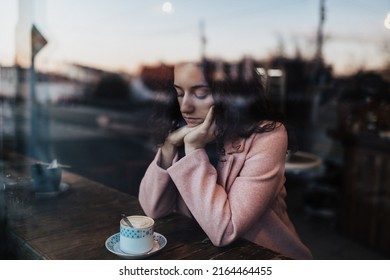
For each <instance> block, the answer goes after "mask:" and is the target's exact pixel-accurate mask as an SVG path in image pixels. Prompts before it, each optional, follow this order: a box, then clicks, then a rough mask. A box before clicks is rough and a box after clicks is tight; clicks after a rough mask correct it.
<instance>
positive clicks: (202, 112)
mask: <svg viewBox="0 0 390 280" xmlns="http://www.w3.org/2000/svg"><path fill="white" fill-rule="evenodd" d="M174 87H175V89H176V92H177V100H178V102H179V105H180V111H181V114H182V116H183V118H184V120H185V121H186V123H187V125H188V126H189V127H194V126H197V125H199V124H201V123H203V121H204V120H205V118H206V115H207V112H208V111H209V109H210V107H211V106H212V105H213V104H214V98H213V95H212V93H211V89H210V87H209V85H208V83H207V81H206V79H205V76H204V75H203V72H202V71H201V69H200V68H199V66H197V65H195V64H182V65H179V66H176V67H175V69H174Z"/></svg>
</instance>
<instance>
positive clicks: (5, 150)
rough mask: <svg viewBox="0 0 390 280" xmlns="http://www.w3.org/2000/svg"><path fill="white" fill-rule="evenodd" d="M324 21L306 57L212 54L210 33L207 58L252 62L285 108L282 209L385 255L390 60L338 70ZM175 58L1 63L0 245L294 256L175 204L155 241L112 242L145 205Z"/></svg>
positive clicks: (360, 249) (94, 253) (338, 249)
mask: <svg viewBox="0 0 390 280" xmlns="http://www.w3.org/2000/svg"><path fill="white" fill-rule="evenodd" d="M320 3H322V5H323V4H325V1H320ZM323 21H324V19H323ZM322 24H324V22H321V20H320V25H319V29H318V31H317V37H316V38H317V40H316V46H317V51H316V54H315V55H314V57H311V58H310V59H307V58H305V57H302V56H301V55H300V54H299V52H298V51H297V53H296V54H295V55H294V56H286V55H284V54H283V52H282V51H280V52H278V53H276V54H274V55H272V56H271V57H269V58H267V59H256V58H248V57H244V58H242V59H239V60H238V61H235V62H234V63H232V62H231V61H226V60H223V59H219V58H218V59H215V58H210V57H208V56H207V53H206V52H205V50H206V40H205V38H204V36H205V34H203V33H201V39H202V40H200V41H201V44H200V45H201V47H202V48H201V49H202V50H203V52H202V57H201V59H204V60H208V61H209V63H211V64H213V65H214V69H216V71H217V70H218V69H220V68H221V67H224V69H225V68H228V69H230V70H231V72H232V71H233V70H232V69H235V70H234V71H236V72H235V73H238V74H237V75H245V69H246V68H247V67H248V66H254V67H256V69H257V71H258V73H259V74H260V75H261V76H262V78H263V82H264V85H265V86H266V88H267V90H268V94H269V97H270V101H271V103H272V105H273V106H274V107H275V108H277V109H278V110H279V111H280V113H282V114H283V115H284V116H285V119H286V123H287V128H288V131H289V140H291V143H292V146H290V147H289V151H288V153H287V155H286V162H285V177H286V183H285V186H286V190H287V197H286V202H287V207H288V213H289V216H290V218H291V220H292V222H293V224H294V225H295V227H296V230H297V232H298V233H299V235H300V237H301V239H302V241H303V243H304V244H306V245H307V247H308V248H309V249H310V250H311V251H312V254H313V257H314V259H317V260H349V259H352V260H378V259H379V260H383V259H389V257H390V219H389V217H390V66H389V65H390V64H389V63H388V64H387V66H384V67H383V68H380V69H374V70H365V69H364V67H362V69H361V70H357V71H355V72H354V73H352V74H350V75H347V76H336V75H334V73H333V69H332V65H330V64H329V63H327V61H326V55H324V54H323V52H322V51H323V50H322V48H324V46H323V44H322V43H323V42H322V40H325V39H324V38H326V36H325V35H324V34H323V33H322V32H323V31H322V29H321V28H323V26H322ZM38 32H39V31H38ZM210 39H212V38H210ZM41 43H42V41H41ZM46 43H47V42H46ZM44 45H45V44H43V45H41V47H40V48H38V49H37V53H36V54H38V53H39V52H40V51H41V48H42V52H43V51H44ZM327 55H328V54H327ZM33 57H34V56H33ZM37 59H38V56H37ZM32 62H34V59H33V60H32ZM167 67H170V63H153V64H149V65H143V66H142V67H141V70H140V71H139V73H138V75H137V76H135V75H134V76H130V75H125V74H123V73H117V72H115V73H114V72H113V71H106V70H102V69H100V68H99V67H94V66H85V65H80V64H73V65H71V70H72V71H70V70H69V71H68V72H67V73H72V74H74V73H77V75H73V76H69V75H68V76H64V75H61V74H58V73H48V72H45V73H43V72H40V71H39V70H36V71H35V69H34V67H33V63H32V66H31V67H21V66H16V65H14V66H2V65H1V64H0V85H2V86H0V183H1V184H0V258H1V259H12V260H17V259H122V258H128V259H136V258H150V259H278V260H279V259H289V258H288V257H286V256H283V255H282V254H280V253H278V252H274V251H272V250H269V249H268V248H264V247H261V246H258V245H255V244H253V243H251V242H249V241H246V240H241V239H239V240H237V241H236V242H235V243H233V244H232V245H229V246H227V247H225V248H219V247H215V246H213V245H212V244H211V243H210V240H208V238H207V236H206V235H205V233H204V232H203V231H202V229H201V228H200V227H199V225H197V224H196V223H195V222H194V221H192V220H190V219H187V218H185V217H182V216H180V215H171V216H168V217H164V218H162V219H157V220H156V221H155V247H153V249H152V250H151V251H150V252H149V253H145V254H142V255H131V254H122V253H121V252H119V251H118V249H117V247H116V246H117V242H118V240H117V239H116V238H117V235H116V234H117V232H118V231H119V221H120V219H121V215H122V214H123V213H125V214H126V215H143V214H144V213H143V211H142V208H141V207H140V205H139V202H138V199H137V196H138V188H139V184H140V181H141V179H142V176H143V174H144V172H145V170H146V168H147V166H148V165H149V163H150V161H151V160H152V159H153V156H154V153H155V147H154V146H153V143H152V140H151V134H152V133H153V128H152V127H150V126H149V123H148V117H149V115H150V114H151V109H152V106H153V105H152V102H151V99H152V98H151V97H158V94H157V93H158V91H159V90H160V89H161V85H163V84H164V79H165V78H166V77H165V76H164V73H165V72H164V70H166V68H167ZM52 92H62V93H64V92H66V93H67V94H65V95H64V94H62V95H61V94H59V95H58V98H57V99H55V100H52V99H50V98H48V96H50V94H51V93H52ZM74 92H77V93H80V92H82V94H73V93H74ZM48 93H50V94H48ZM68 93H69V94H68ZM45 98H46V99H45ZM34 100H36V102H35V101H34ZM97 220H98V221H99V222H98V223H96V221H97ZM178 232H181V234H178ZM183 233H184V234H183Z"/></svg>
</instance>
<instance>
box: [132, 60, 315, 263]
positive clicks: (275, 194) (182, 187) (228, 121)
mask: <svg viewBox="0 0 390 280" xmlns="http://www.w3.org/2000/svg"><path fill="white" fill-rule="evenodd" d="M252 74H253V75H254V79H253V80H252V81H250V82H245V83H241V84H240V87H239V90H240V93H239V94H238V93H237V92H236V90H235V89H236V88H237V87H236V86H235V84H234V83H232V82H231V81H229V77H228V76H227V75H224V76H222V77H221V75H219V77H218V76H216V75H215V71H213V69H212V67H210V65H208V64H204V65H197V64H191V63H183V64H179V65H177V66H175V67H174V73H173V77H174V79H173V88H172V90H171V91H172V94H171V95H168V99H167V100H166V101H167V103H165V104H164V105H165V111H164V112H163V113H161V112H160V113H159V114H158V116H159V120H160V124H159V125H158V127H159V128H161V139H160V146H159V149H158V152H157V154H156V156H155V158H154V160H153V162H152V163H151V164H150V166H149V167H148V169H147V171H146V173H145V176H144V178H143V179H142V181H141V185H140V192H139V200H140V203H141V206H142V208H143V210H144V211H145V213H146V215H148V216H150V217H153V218H158V217H162V216H165V215H168V214H170V213H171V212H180V213H182V214H184V215H187V216H189V217H193V218H195V219H196V220H197V222H198V223H199V225H200V226H201V227H202V229H203V230H204V231H205V233H206V234H207V236H208V237H209V238H210V240H211V242H212V243H213V244H214V245H215V246H225V245H228V244H229V243H231V242H233V241H234V240H236V239H237V238H239V237H242V238H245V239H247V240H249V241H252V242H254V243H257V244H260V245H262V246H264V247H267V248H270V249H273V250H275V251H277V252H280V253H282V254H284V255H286V256H289V257H292V258H295V259H311V258H312V256H311V253H310V251H309V250H308V249H307V248H306V247H305V245H303V244H302V242H301V240H300V239H299V237H298V235H297V233H296V231H295V229H294V226H293V225H292V223H291V221H290V220H289V217H288V215H287V212H286V204H285V200H284V198H285V196H286V190H285V187H284V182H285V177H284V162H285V156H286V151H287V133H286V129H285V127H284V126H283V125H282V124H281V123H280V122H277V121H275V120H273V119H272V115H271V114H270V112H269V109H268V106H267V101H266V98H265V92H264V89H263V86H262V84H261V82H260V79H259V76H258V75H257V73H252ZM215 77H218V80H216V79H215Z"/></svg>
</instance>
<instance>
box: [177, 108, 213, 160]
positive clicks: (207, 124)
mask: <svg viewBox="0 0 390 280" xmlns="http://www.w3.org/2000/svg"><path fill="white" fill-rule="evenodd" d="M215 130H216V124H215V121H214V106H211V107H210V109H209V111H208V113H207V115H206V118H205V120H204V122H203V123H201V124H200V125H198V126H196V127H193V128H191V129H190V131H189V132H187V133H186V134H185V136H184V149H185V153H186V155H188V154H189V153H191V152H192V151H194V150H196V149H201V148H204V147H205V146H206V144H207V143H210V142H211V141H213V140H214V139H215Z"/></svg>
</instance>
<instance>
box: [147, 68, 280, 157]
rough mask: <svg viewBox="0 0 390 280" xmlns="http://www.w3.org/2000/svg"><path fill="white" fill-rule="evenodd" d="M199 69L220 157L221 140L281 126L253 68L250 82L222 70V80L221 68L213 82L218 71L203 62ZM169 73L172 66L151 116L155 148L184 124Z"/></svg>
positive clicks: (223, 141)
mask: <svg viewBox="0 0 390 280" xmlns="http://www.w3.org/2000/svg"><path fill="white" fill-rule="evenodd" d="M199 67H201V69H202V70H203V73H204V75H205V78H206V80H207V82H208V85H209V87H210V88H211V91H212V94H213V98H214V101H215V104H214V105H215V123H216V126H217V130H216V135H215V137H216V141H215V142H216V147H217V150H218V153H219V154H220V155H223V154H224V153H225V151H224V149H223V146H224V143H225V141H229V140H230V141H234V140H237V139H239V138H248V137H249V136H250V135H252V134H253V133H264V132H269V131H272V130H274V129H275V128H276V127H277V126H278V125H280V124H281V123H283V120H282V116H281V115H279V114H277V113H276V112H275V111H274V110H272V108H271V105H270V102H269V100H268V96H267V94H266V89H265V85H264V83H263V80H262V77H261V75H260V74H259V73H258V72H257V71H256V69H255V68H253V69H251V73H250V75H249V76H250V77H251V79H249V80H246V79H244V78H243V77H242V78H238V79H236V80H233V79H232V78H231V77H230V76H231V75H228V73H227V70H228V69H225V68H224V69H223V75H222V77H221V74H222V73H221V69H218V71H219V73H218V74H219V78H218V79H216V73H217V72H218V71H217V68H216V66H215V65H214V64H213V63H210V62H203V63H201V64H199ZM166 70H167V69H166ZM173 70H174V67H170V68H169V69H168V70H167V71H169V73H168V75H167V73H165V76H166V77H169V78H168V79H167V80H166V81H165V83H166V84H165V85H163V88H166V90H164V91H162V92H160V93H159V94H158V97H157V98H156V102H155V105H154V110H153V112H154V113H153V114H152V117H151V122H152V125H153V127H154V128H155V130H154V131H155V132H156V134H155V136H156V140H157V144H158V145H161V144H163V143H164V141H165V139H166V137H167V136H168V134H169V132H171V131H172V130H174V129H176V128H178V127H179V126H181V125H184V124H185V121H184V119H183V117H182V115H181V112H180V107H179V103H178V100H177V94H176V90H175V88H174V87H173V84H174V76H173ZM156 130H157V131H156Z"/></svg>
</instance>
